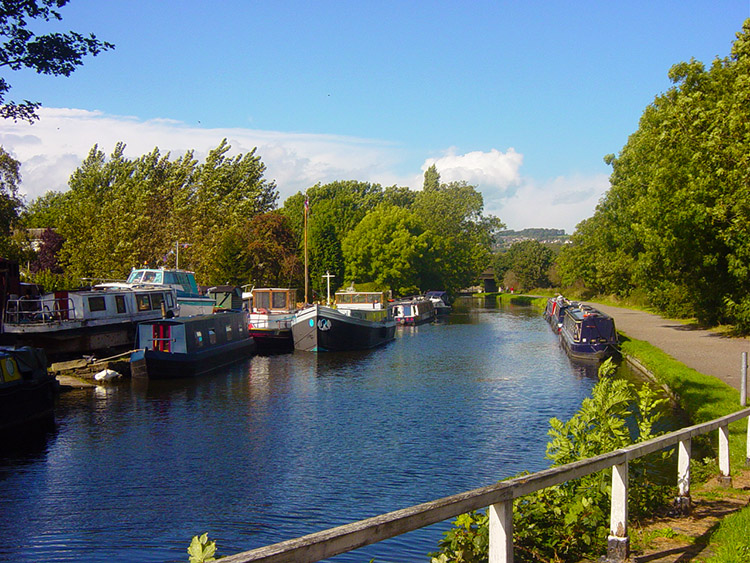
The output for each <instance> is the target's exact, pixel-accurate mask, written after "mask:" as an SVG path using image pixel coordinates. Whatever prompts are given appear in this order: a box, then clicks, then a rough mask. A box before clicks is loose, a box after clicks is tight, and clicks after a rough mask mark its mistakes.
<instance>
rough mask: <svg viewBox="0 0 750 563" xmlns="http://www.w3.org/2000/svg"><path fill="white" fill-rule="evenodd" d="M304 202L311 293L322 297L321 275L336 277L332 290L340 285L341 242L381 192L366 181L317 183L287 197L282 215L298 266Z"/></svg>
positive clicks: (341, 277)
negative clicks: (292, 238) (295, 248)
mask: <svg viewBox="0 0 750 563" xmlns="http://www.w3.org/2000/svg"><path fill="white" fill-rule="evenodd" d="M305 200H307V202H308V205H309V212H308V230H307V246H308V261H309V276H310V280H309V282H310V287H311V288H312V290H313V291H315V292H317V293H318V295H323V293H324V291H325V288H326V281H325V280H324V279H323V277H322V276H323V275H324V274H326V272H330V273H331V274H332V275H334V276H335V278H334V281H333V282H332V283H333V284H334V287H335V286H336V285H339V286H340V285H343V283H344V274H345V268H344V258H343V252H342V249H341V244H342V241H343V239H344V237H346V235H347V234H349V232H351V230H352V229H354V228H355V227H356V226H357V224H358V223H359V222H360V221H361V220H362V219H363V218H364V217H365V215H367V213H369V212H370V211H372V210H373V209H375V207H376V206H377V205H378V204H380V203H381V202H382V201H383V189H382V188H381V186H380V185H379V184H370V183H368V182H357V181H353V180H348V181H336V182H331V183H329V184H322V185H321V184H316V185H315V186H312V187H310V188H308V189H307V191H306V192H305V193H302V192H299V193H297V194H295V195H293V196H291V197H289V198H287V200H286V201H285V202H284V207H283V209H282V210H281V212H282V213H283V214H284V215H286V216H287V217H288V218H289V224H290V225H291V227H292V229H293V230H294V231H295V232H296V234H297V237H298V238H297V240H299V256H300V262H301V263H303V262H304V255H303V253H304V250H303V240H304V233H303V229H304V227H303V225H304V205H305ZM303 284H304V281H303Z"/></svg>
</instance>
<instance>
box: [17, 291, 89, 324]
mask: <svg viewBox="0 0 750 563" xmlns="http://www.w3.org/2000/svg"><path fill="white" fill-rule="evenodd" d="M75 317H76V310H75V305H74V304H73V300H72V299H70V298H67V297H61V298H54V299H49V298H47V299H8V303H7V305H6V308H5V321H4V324H5V325H21V324H24V325H25V324H50V323H55V322H59V321H61V320H73V319H75Z"/></svg>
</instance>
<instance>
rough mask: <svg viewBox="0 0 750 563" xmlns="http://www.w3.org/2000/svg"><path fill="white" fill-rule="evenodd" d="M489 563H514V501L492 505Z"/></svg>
mask: <svg viewBox="0 0 750 563" xmlns="http://www.w3.org/2000/svg"><path fill="white" fill-rule="evenodd" d="M487 516H488V517H489V523H490V553H489V563H513V499H510V500H506V501H505V502H501V503H498V504H491V505H490V506H489V508H488V509H487Z"/></svg>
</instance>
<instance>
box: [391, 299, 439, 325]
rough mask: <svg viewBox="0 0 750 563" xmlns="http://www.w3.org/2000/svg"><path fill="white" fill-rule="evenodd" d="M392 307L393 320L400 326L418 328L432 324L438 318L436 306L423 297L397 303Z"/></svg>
mask: <svg viewBox="0 0 750 563" xmlns="http://www.w3.org/2000/svg"><path fill="white" fill-rule="evenodd" d="M391 307H392V308H393V318H394V320H395V321H396V323H397V324H399V325H405V326H416V325H421V324H424V323H431V322H432V321H434V320H435V317H436V316H437V311H436V310H435V304H434V303H433V302H432V301H431V300H430V299H427V298H425V297H422V296H419V297H412V298H410V299H401V300H399V301H395V302H394V303H392V304H391Z"/></svg>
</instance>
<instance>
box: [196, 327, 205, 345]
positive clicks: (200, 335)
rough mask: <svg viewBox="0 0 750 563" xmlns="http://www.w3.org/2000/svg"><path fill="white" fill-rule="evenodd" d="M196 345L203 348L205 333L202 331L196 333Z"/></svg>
mask: <svg viewBox="0 0 750 563" xmlns="http://www.w3.org/2000/svg"><path fill="white" fill-rule="evenodd" d="M195 345H196V346H197V347H198V348H200V347H201V346H203V333H202V332H201V331H200V330H196V331H195Z"/></svg>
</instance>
